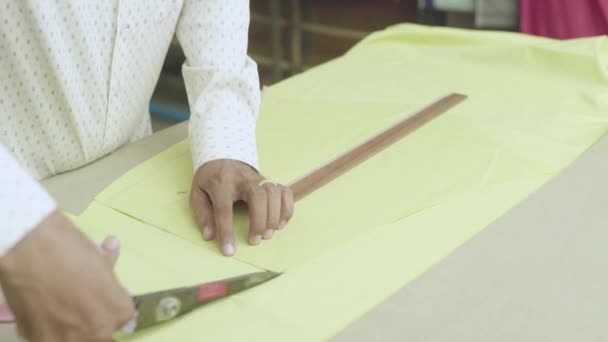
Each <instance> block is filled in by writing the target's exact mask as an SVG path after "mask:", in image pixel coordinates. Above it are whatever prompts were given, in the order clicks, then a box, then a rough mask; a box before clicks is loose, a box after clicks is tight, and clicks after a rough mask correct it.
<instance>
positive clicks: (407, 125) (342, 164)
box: [290, 94, 467, 201]
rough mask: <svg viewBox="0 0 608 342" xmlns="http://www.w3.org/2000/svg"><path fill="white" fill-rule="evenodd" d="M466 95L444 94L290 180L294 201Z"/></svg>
mask: <svg viewBox="0 0 608 342" xmlns="http://www.w3.org/2000/svg"><path fill="white" fill-rule="evenodd" d="M466 98H467V97H466V95H461V94H450V95H447V96H445V97H443V98H441V99H439V100H438V101H436V102H434V103H432V104H430V105H429V106H427V107H425V108H423V109H422V110H420V111H418V112H417V113H415V114H414V115H411V116H408V117H407V118H405V119H403V120H401V121H399V122H397V123H396V124H394V125H393V126H391V127H389V128H387V129H386V130H384V131H382V132H380V133H379V134H377V135H375V136H374V137H372V138H370V139H369V140H367V141H365V142H363V143H362V144H360V145H358V146H356V147H354V148H353V149H351V150H349V151H347V152H345V153H344V154H342V155H340V156H338V157H337V158H336V159H334V160H332V161H329V162H327V163H326V164H324V165H322V166H321V167H320V168H318V169H316V170H314V171H312V172H311V173H309V174H307V175H306V176H304V177H302V178H300V179H299V180H297V181H295V182H293V183H292V184H291V185H290V187H291V189H292V191H293V195H294V200H295V201H298V200H300V199H302V198H304V197H305V196H306V195H308V194H310V193H312V192H314V191H315V190H317V189H319V188H320V187H322V186H324V185H326V184H327V183H329V182H331V181H332V180H334V179H336V178H338V177H339V176H341V175H343V174H344V173H346V172H348V170H350V169H352V168H354V167H355V166H357V165H359V164H361V163H362V162H364V161H366V160H367V159H369V158H371V157H372V156H374V155H375V154H377V153H378V152H380V151H382V150H384V149H385V148H387V147H389V146H391V145H392V144H394V143H396V142H397V141H399V140H401V139H402V138H404V137H405V136H407V135H408V134H410V133H412V132H414V131H415V130H417V129H418V128H420V127H422V126H423V125H424V124H426V123H427V122H429V121H431V120H433V119H434V118H436V117H438V116H439V115H441V114H443V113H445V112H446V111H448V110H449V109H451V108H452V107H454V106H456V105H457V104H459V103H460V102H462V101H464V100H465V99H466Z"/></svg>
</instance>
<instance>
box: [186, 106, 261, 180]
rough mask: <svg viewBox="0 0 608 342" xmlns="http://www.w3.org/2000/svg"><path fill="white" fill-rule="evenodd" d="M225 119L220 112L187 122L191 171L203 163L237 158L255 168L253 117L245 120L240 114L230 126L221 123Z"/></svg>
mask: <svg viewBox="0 0 608 342" xmlns="http://www.w3.org/2000/svg"><path fill="white" fill-rule="evenodd" d="M227 115H230V114H227ZM225 118H226V116H222V115H216V116H203V117H201V118H200V119H199V120H194V121H191V122H190V127H189V130H190V132H189V136H190V144H191V150H192V160H193V166H194V171H195V172H196V170H197V169H198V168H199V167H201V166H202V165H203V164H205V163H207V162H210V161H212V160H218V159H233V160H238V161H241V162H243V163H245V164H248V165H249V166H251V167H253V168H254V169H256V170H259V162H258V152H257V144H256V136H255V126H256V124H255V119H253V118H252V119H251V120H247V119H245V118H246V116H241V120H240V124H239V125H234V124H233V123H231V124H224V123H222V122H221V121H223V119H225ZM246 121H250V122H246ZM216 127H221V129H216Z"/></svg>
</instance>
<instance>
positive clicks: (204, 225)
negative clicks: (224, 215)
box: [190, 189, 215, 241]
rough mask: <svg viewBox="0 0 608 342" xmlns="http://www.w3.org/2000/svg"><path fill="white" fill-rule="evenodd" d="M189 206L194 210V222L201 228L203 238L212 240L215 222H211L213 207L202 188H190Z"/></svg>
mask: <svg viewBox="0 0 608 342" xmlns="http://www.w3.org/2000/svg"><path fill="white" fill-rule="evenodd" d="M190 206H191V207H192V211H193V212H194V217H195V218H196V223H197V224H198V226H199V227H200V228H201V229H202V232H203V239H205V240H207V241H209V240H213V239H214V238H215V222H213V207H212V205H211V200H210V199H209V196H208V195H207V193H206V192H205V191H204V190H202V189H192V193H191V195H190Z"/></svg>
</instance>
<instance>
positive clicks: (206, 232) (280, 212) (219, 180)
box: [190, 159, 294, 256]
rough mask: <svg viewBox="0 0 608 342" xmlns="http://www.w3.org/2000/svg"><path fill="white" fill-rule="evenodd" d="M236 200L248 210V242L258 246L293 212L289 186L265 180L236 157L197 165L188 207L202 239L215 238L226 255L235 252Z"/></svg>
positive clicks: (280, 226)
mask: <svg viewBox="0 0 608 342" xmlns="http://www.w3.org/2000/svg"><path fill="white" fill-rule="evenodd" d="M237 201H244V202H246V203H247V207H248V209H249V222H250V223H249V243H250V244H251V245H258V244H260V242H261V241H262V239H264V240H268V239H270V238H272V235H273V234H274V231H275V230H277V229H282V228H283V227H285V225H286V224H287V222H288V221H289V219H290V218H291V216H292V215H293V209H294V208H293V193H292V192H291V189H290V188H288V187H286V186H283V185H280V184H275V183H273V182H270V181H267V180H265V179H264V177H262V176H261V175H260V174H259V173H258V172H257V171H256V170H255V169H254V168H252V167H251V166H249V165H247V164H245V163H243V162H240V161H238V160H231V159H220V160H213V161H210V162H208V163H206V164H204V165H202V166H201V167H199V168H198V170H197V171H196V173H195V174H194V179H193V181H192V191H191V193H190V206H191V207H192V210H193V212H194V215H195V217H196V221H197V223H198V225H199V227H200V228H201V229H202V232H203V238H204V239H205V240H212V239H214V238H216V237H217V238H218V241H219V243H220V249H221V250H222V253H223V254H224V255H226V256H231V255H234V253H235V252H236V249H235V244H234V234H233V227H232V216H233V206H234V203H235V202H237Z"/></svg>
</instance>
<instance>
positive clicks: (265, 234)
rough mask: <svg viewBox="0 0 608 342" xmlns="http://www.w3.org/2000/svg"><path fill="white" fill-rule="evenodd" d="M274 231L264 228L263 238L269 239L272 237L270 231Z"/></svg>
mask: <svg viewBox="0 0 608 342" xmlns="http://www.w3.org/2000/svg"><path fill="white" fill-rule="evenodd" d="M273 232H274V231H273V230H272V229H266V231H265V232H264V240H269V239H271V238H272V233H273Z"/></svg>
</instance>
